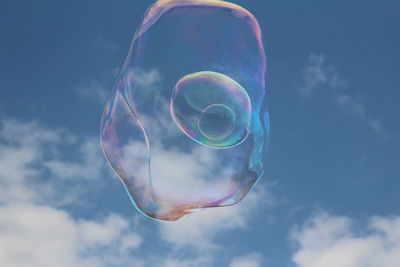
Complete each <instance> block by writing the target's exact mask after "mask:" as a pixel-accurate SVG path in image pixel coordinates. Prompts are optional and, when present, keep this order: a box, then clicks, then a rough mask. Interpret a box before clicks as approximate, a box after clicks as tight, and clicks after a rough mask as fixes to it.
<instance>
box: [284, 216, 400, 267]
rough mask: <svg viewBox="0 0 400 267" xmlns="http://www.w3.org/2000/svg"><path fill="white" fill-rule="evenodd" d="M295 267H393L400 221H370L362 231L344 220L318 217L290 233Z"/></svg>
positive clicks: (399, 243)
mask: <svg viewBox="0 0 400 267" xmlns="http://www.w3.org/2000/svg"><path fill="white" fill-rule="evenodd" d="M291 238H292V240H293V241H294V242H295V244H296V246H297V250H296V252H295V253H294V255H293V258H292V259H293V261H294V263H296V265H297V266H299V267H338V266H340V267H364V266H368V267H381V266H385V267H397V266H398V264H399V262H400V253H399V251H400V217H373V218H371V219H369V221H368V224H367V226H366V227H365V228H363V229H360V228H359V227H357V228H356V227H355V222H354V220H352V219H351V218H349V217H346V216H333V215H330V214H327V213H320V214H317V215H315V216H314V217H312V218H311V219H310V220H309V221H308V222H307V223H306V224H305V225H304V226H302V227H300V228H296V229H294V230H293V232H292V236H291Z"/></svg>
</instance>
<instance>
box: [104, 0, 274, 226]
mask: <svg viewBox="0 0 400 267" xmlns="http://www.w3.org/2000/svg"><path fill="white" fill-rule="evenodd" d="M264 79H265V54H264V48H263V44H262V40H261V31H260V28H259V25H258V22H257V20H256V19H255V18H254V16H253V15H252V14H250V13H249V12H248V11H247V10H245V9H243V8H242V7H239V6H237V5H235V4H232V3H228V2H224V1H218V0H194V1H190V0H160V1H158V2H156V3H155V4H154V5H153V6H152V7H151V8H150V9H149V10H148V11H147V13H146V15H145V17H144V19H143V22H142V24H141V26H140V28H139V29H138V31H137V32H136V35H135V38H134V40H133V42H132V46H131V49H130V51H129V54H128V57H127V59H126V61H125V64H124V66H123V67H122V69H121V72H120V74H119V76H118V79H117V82H116V84H115V87H114V91H113V94H112V96H111V98H110V99H109V102H108V103H107V105H106V108H105V111H104V114H103V118H102V123H101V142H102V147H103V151H104V153H105V155H106V157H107V159H108V161H109V163H110V165H111V166H112V168H113V169H114V170H115V171H116V173H117V174H118V175H119V177H120V178H121V180H122V181H123V184H124V185H125V187H126V189H127V192H128V194H129V195H130V197H131V199H132V202H133V203H134V204H135V206H136V207H137V208H138V210H139V211H140V212H142V213H143V214H145V215H147V216H149V217H152V218H155V219H161V220H177V219H179V218H181V217H182V216H184V215H187V214H189V213H191V212H192V211H194V210H196V209H199V208H206V207H219V206H226V205H232V204H235V203H237V202H239V201H240V200H242V199H243V198H244V197H245V196H246V194H247V193H248V192H249V190H250V189H251V188H252V187H253V185H254V184H255V183H256V182H257V180H258V179H259V178H260V177H261V176H262V174H263V164H262V163H263V155H264V149H265V141H266V137H267V135H268V124H269V122H268V114H267V112H266V110H265V80H264Z"/></svg>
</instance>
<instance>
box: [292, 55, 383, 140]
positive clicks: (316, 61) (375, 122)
mask: <svg viewBox="0 0 400 267" xmlns="http://www.w3.org/2000/svg"><path fill="white" fill-rule="evenodd" d="M346 84H347V83H346V81H345V80H344V79H342V78H341V77H340V76H339V74H338V71H337V70H336V68H335V67H334V66H332V65H329V64H328V63H327V62H326V57H325V56H324V55H320V54H311V55H310V56H309V58H308V62H307V64H306V66H305V67H304V68H303V84H302V85H301V86H300V87H299V88H298V90H299V93H300V94H301V95H302V96H303V97H311V96H314V95H315V93H316V92H317V91H318V90H321V89H325V91H324V92H325V94H329V95H330V96H331V97H332V98H333V100H334V103H335V105H336V106H337V108H339V109H341V110H344V111H346V112H349V113H351V114H352V115H353V116H355V117H356V118H358V119H360V120H362V121H364V122H365V123H366V124H367V125H368V126H369V127H370V128H371V129H372V130H373V131H374V132H376V133H377V134H378V135H380V136H381V137H382V138H387V137H388V134H387V133H386V131H385V129H384V127H383V125H382V123H381V121H380V119H378V118H375V117H374V116H372V115H370V114H369V112H367V109H366V107H365V106H364V104H362V103H361V102H359V101H357V100H356V99H355V97H354V96H352V95H351V94H350V93H339V91H338V90H337V89H338V88H344V87H345V86H346Z"/></svg>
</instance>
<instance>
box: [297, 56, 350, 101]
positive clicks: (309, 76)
mask: <svg viewBox="0 0 400 267" xmlns="http://www.w3.org/2000/svg"><path fill="white" fill-rule="evenodd" d="M325 61H326V59H325V56H324V55H317V54H311V55H310V56H309V58H308V63H307V65H306V66H305V67H304V68H303V85H301V86H300V87H299V92H300V94H301V95H303V96H311V95H312V94H314V93H315V91H316V90H319V89H321V88H324V87H327V88H336V87H339V86H343V85H344V81H343V80H341V79H339V77H338V74H337V72H336V70H335V68H334V67H332V66H330V65H328V64H326V62H325Z"/></svg>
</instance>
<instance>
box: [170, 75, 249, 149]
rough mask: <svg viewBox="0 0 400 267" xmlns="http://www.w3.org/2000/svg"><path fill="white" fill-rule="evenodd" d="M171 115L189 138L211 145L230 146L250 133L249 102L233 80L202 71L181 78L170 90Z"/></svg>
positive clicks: (239, 141)
mask: <svg viewBox="0 0 400 267" xmlns="http://www.w3.org/2000/svg"><path fill="white" fill-rule="evenodd" d="M170 109H171V115H172V117H173V119H174V121H175V123H176V125H177V126H178V127H179V128H180V129H181V130H182V131H183V132H184V133H185V134H186V135H187V136H188V137H190V138H191V139H193V140H194V141H196V142H198V143H199V144H202V145H205V146H208V147H212V148H230V147H233V146H236V145H238V144H240V143H241V142H243V141H244V140H245V139H246V137H247V136H248V134H249V126H250V120H251V102H250V97H249V95H248V94H247V92H246V90H245V89H244V88H243V87H242V86H241V85H240V84H239V83H237V82H236V81H235V80H233V79H232V78H230V77H228V76H227V75H224V74H222V73H218V72H212V71H202V72H196V73H192V74H189V75H186V76H184V77H183V78H181V79H180V80H179V81H178V82H177V84H176V86H175V88H174V91H173V94H172V97H171V103H170Z"/></svg>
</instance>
